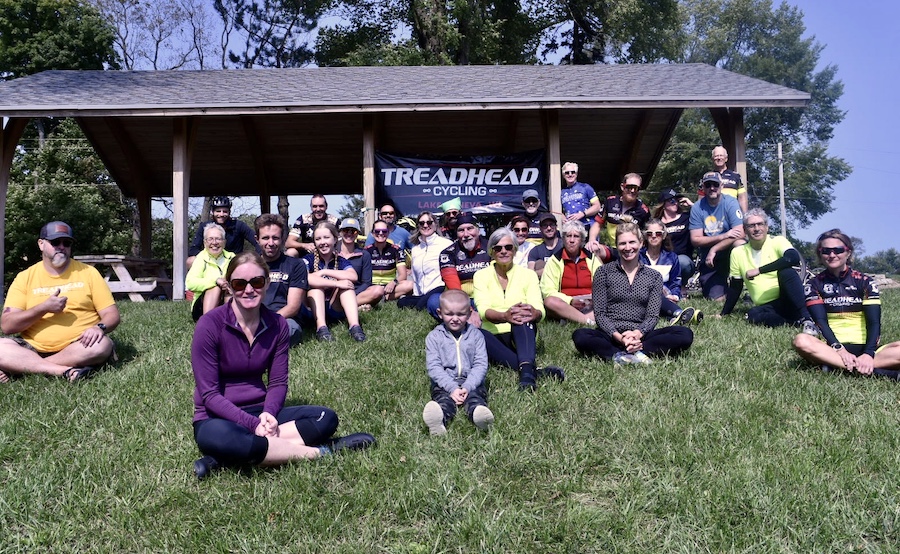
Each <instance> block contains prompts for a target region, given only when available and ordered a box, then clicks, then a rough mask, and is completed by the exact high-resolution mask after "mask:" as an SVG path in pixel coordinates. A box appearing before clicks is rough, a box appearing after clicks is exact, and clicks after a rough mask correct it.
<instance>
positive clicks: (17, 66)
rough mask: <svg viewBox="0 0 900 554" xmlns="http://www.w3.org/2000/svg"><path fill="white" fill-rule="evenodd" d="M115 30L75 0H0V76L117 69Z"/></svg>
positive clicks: (94, 10)
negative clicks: (48, 71) (56, 70)
mask: <svg viewBox="0 0 900 554" xmlns="http://www.w3.org/2000/svg"><path fill="white" fill-rule="evenodd" d="M113 33H114V30H113V29H112V28H111V27H110V26H109V25H107V24H106V22H105V21H104V20H103V18H102V17H101V16H100V14H99V13H98V12H97V10H96V9H94V8H93V7H92V6H90V5H87V4H85V3H82V2H78V1H77V0H0V78H3V79H7V80H8V79H15V78H17V77H23V76H25V75H31V74H33V73H38V72H40V71H45V70H48V69H107V68H108V69H118V68H119V63H118V59H117V56H116V53H115V50H113V48H112V41H113Z"/></svg>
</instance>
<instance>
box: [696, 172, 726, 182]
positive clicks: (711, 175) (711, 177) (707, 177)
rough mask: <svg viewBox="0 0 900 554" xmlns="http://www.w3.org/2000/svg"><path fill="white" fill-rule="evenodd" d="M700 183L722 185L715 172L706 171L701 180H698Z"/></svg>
mask: <svg viewBox="0 0 900 554" xmlns="http://www.w3.org/2000/svg"><path fill="white" fill-rule="evenodd" d="M700 182H701V183H718V184H720V185H721V184H722V178H721V177H719V174H718V173H717V172H715V171H707V172H706V173H704V174H703V179H701V180H700Z"/></svg>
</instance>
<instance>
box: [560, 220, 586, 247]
mask: <svg viewBox="0 0 900 554" xmlns="http://www.w3.org/2000/svg"><path fill="white" fill-rule="evenodd" d="M561 231H562V236H563V237H565V236H566V235H568V234H569V233H570V232H571V231H578V234H579V235H581V242H584V241H585V240H587V231H585V229H584V225H582V224H581V222H580V221H577V220H575V219H573V220H571V221H566V222H565V223H563V224H562V229H561Z"/></svg>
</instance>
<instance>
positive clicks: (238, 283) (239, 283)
mask: <svg viewBox="0 0 900 554" xmlns="http://www.w3.org/2000/svg"><path fill="white" fill-rule="evenodd" d="M228 284H229V285H231V290H233V291H242V290H244V289H246V288H247V285H250V286H251V287H253V288H254V289H256V290H260V289H262V288H263V287H264V286H266V277H265V276H264V275H260V276H258V277H254V278H252V279H250V280H249V281H248V280H247V279H232V280H231V281H230V282H229V283H228Z"/></svg>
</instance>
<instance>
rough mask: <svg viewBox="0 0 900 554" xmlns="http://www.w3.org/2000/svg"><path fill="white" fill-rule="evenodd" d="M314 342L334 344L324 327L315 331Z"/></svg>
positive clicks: (329, 333) (332, 336)
mask: <svg viewBox="0 0 900 554" xmlns="http://www.w3.org/2000/svg"><path fill="white" fill-rule="evenodd" d="M316 340H317V341H324V342H334V335H332V334H331V331H329V330H328V327H325V326H324V325H323V326H321V327H319V328H318V329H316Z"/></svg>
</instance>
